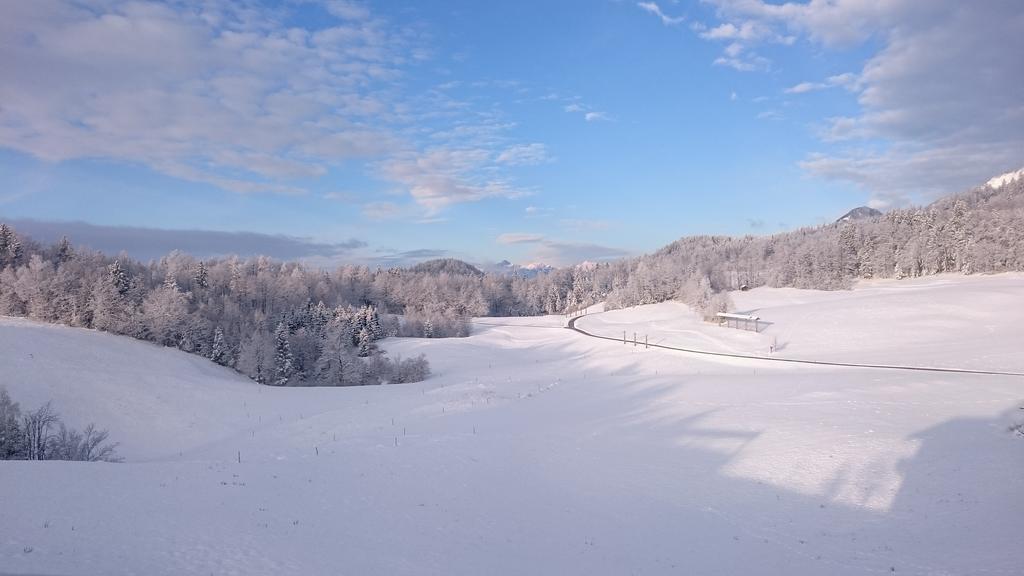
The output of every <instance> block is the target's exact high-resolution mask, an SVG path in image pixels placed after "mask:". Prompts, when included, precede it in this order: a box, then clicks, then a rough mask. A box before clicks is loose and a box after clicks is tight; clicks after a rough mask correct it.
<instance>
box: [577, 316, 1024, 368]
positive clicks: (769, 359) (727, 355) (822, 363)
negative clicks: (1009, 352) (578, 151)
mask: <svg viewBox="0 0 1024 576" xmlns="http://www.w3.org/2000/svg"><path fill="white" fill-rule="evenodd" d="M580 318H586V316H577V317H575V318H572V319H570V320H569V325H568V326H567V328H569V329H570V330H573V331H575V332H578V333H580V334H582V335H584V336H588V337H590V338H599V339H601V340H611V341H612V342H622V339H621V338H615V337H611V336H601V335H599V334H594V333H592V332H587V331H586V330H583V329H582V328H579V327H578V326H576V321H577V320H579V319H580ZM645 346H647V347H648V348H661V349H663V350H674V351H676V352H685V353H688V354H700V355H703V356H720V357H725V358H742V359H745V360H759V361H764V362H788V363H790V364H813V365H818V366H842V367H847V368H876V369H880V370H909V371H914V372H942V373H952V374H985V375H990V376H1018V377H1024V373H1021V372H1001V371H997V370H971V369H967V368H936V367H931V366H901V365H898V364H854V363H851V362H827V361H824V360H800V359H797V358H778V357H774V356H752V355H746V354H733V353H729V352H710V351H707V350H694V349H692V348H679V347H676V346H667V345H665V344H645Z"/></svg>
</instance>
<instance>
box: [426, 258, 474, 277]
mask: <svg viewBox="0 0 1024 576" xmlns="http://www.w3.org/2000/svg"><path fill="white" fill-rule="evenodd" d="M409 270H411V271H413V272H420V273H426V274H450V275H452V276H478V277H479V276H483V275H484V273H483V272H481V271H480V269H479V268H477V267H476V266H473V265H472V264H469V263H468V262H463V261H462V260H457V259H455V258H438V259H436V260H427V261H426V262H420V263H419V264H417V265H415V266H413V267H412V268H410V269H409Z"/></svg>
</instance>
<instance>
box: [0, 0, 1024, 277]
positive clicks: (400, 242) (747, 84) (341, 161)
mask: <svg viewBox="0 0 1024 576" xmlns="http://www.w3.org/2000/svg"><path fill="white" fill-rule="evenodd" d="M0 15H2V17H0V79H2V81H0V219H2V220H6V221H8V222H11V223H12V224H14V225H15V227H16V229H18V230H19V231H21V232H24V233H27V234H29V235H32V236H34V237H37V238H39V239H42V240H54V239H56V238H57V237H59V235H61V234H67V235H68V236H69V237H70V238H71V240H72V241H73V242H75V243H78V244H85V245H88V246H90V247H93V248H96V249H101V250H104V251H107V252H119V251H121V250H127V251H128V253H129V254H130V255H132V256H134V257H136V258H140V259H143V260H146V259H149V258H154V257H157V256H159V255H160V254H163V253H165V252H168V251H170V250H172V249H182V250H186V251H189V252H191V253H193V254H195V255H197V256H202V257H206V256H214V255H223V254H229V253H238V254H242V255H251V254H256V253H263V254H267V255H270V256H273V257H276V258H282V259H301V260H304V261H306V262H308V263H310V264H312V265H322V266H333V265H336V264H339V263H357V264H367V265H374V266H390V265H408V264H411V263H414V262H417V261H421V260H424V259H428V258H435V257H456V258H462V259H465V260H468V261H471V262H474V263H480V264H486V263H490V262H496V261H499V260H503V259H507V260H509V261H512V262H515V263H521V264H525V263H531V262H544V263H547V264H552V265H558V266H561V265H568V264H572V263H575V262H579V261H583V260H608V259H614V258H619V257H623V256H628V255H634V254H640V253H644V252H649V251H652V250H656V249H657V248H659V247H660V246H663V245H665V244H667V243H669V242H671V241H673V240H675V239H677V238H679V237H681V236H685V235H692V234H770V233H775V232H779V231H784V230H789V229H793V228H797V227H800V226H809V225H817V224H821V223H825V222H830V221H832V220H834V219H835V218H837V217H838V216H840V215H842V214H843V213H844V212H846V211H847V210H849V209H850V208H853V207H855V206H859V205H864V204H867V205H870V206H873V207H876V208H881V209H885V208H891V207H897V206H905V205H909V204H920V203H925V202H928V201H929V200H931V199H934V198H936V197H938V196H940V195H943V194H948V193H953V192H958V191H962V190H964V189H967V188H970V187H972V186H974V185H978V184H981V183H983V182H985V181H986V180H988V178H990V177H991V176H994V175H997V174H1000V173H1003V172H1007V171H1010V170H1014V169H1017V168H1020V167H1021V166H1024V74H1021V68H1020V62H1021V60H1022V57H1024V5H1022V4H1021V3H1020V2H1019V1H1018V0H979V1H977V2H971V3H964V2H960V1H958V0H931V1H929V2H920V1H911V0H891V1H888V2H876V1H869V0H810V1H809V2H798V1H793V2H766V1H762V0H704V1H694V2H686V1H683V0H679V1H678V2H673V1H670V0H663V1H661V2H630V1H626V0H562V1H550V0H545V1H539V0H538V1H534V0H517V1H516V2H479V1H475V0H451V1H440V0H438V1H436V2H399V1H397V0H396V1H388V2H368V1H367V2H360V1H355V0H284V1H274V2H271V1H263V2H260V1H228V0H208V1H205V2H184V1H176V0H175V1H166V2H147V1H135V0H131V1H126V0H93V1H77V0H76V1H65V0H34V1H33V2H6V3H4V4H3V6H2V7H0Z"/></svg>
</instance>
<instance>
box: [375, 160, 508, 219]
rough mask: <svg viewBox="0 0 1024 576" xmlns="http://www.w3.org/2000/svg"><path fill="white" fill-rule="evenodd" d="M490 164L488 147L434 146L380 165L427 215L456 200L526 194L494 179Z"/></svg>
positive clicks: (381, 170)
mask: <svg viewBox="0 0 1024 576" xmlns="http://www.w3.org/2000/svg"><path fill="white" fill-rule="evenodd" d="M490 167H493V164H492V163H491V153H490V152H489V151H488V150H485V149H479V148H477V149H448V148H434V149H429V150H426V151H424V152H409V153H407V154H405V155H402V156H399V157H396V158H392V159H390V160H387V161H385V162H384V163H383V164H382V165H381V166H380V173H381V175H382V177H384V178H386V179H388V180H391V181H394V182H397V183H399V184H401V185H403V186H404V187H406V189H407V190H408V192H409V194H410V195H411V196H412V198H413V200H414V201H415V202H416V203H417V204H419V205H420V206H421V207H422V208H423V209H424V210H425V211H426V215H427V216H434V215H436V214H437V213H438V212H440V211H441V210H442V209H444V208H446V207H448V206H450V205H452V204H456V203H461V202H476V201H479V200H482V199H484V198H493V197H501V198H518V197H520V196H524V195H526V194H527V192H526V191H524V190H520V189H518V188H515V187H514V186H512V185H511V184H509V183H508V182H506V181H505V180H502V179H500V178H495V177H494V175H493V173H492V172H493V171H492V170H489V169H488V168H490Z"/></svg>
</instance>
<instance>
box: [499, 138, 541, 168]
mask: <svg viewBox="0 0 1024 576" xmlns="http://www.w3.org/2000/svg"><path fill="white" fill-rule="evenodd" d="M549 160H550V157H549V156H548V149H547V146H545V145H543V144H539V143H533V144H517V145H515V146H510V147H508V148H506V149H505V150H503V151H502V152H501V154H498V157H497V159H496V161H497V162H498V163H499V164H508V165H510V166H524V165H531V164H543V163H544V162H547V161H549Z"/></svg>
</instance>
